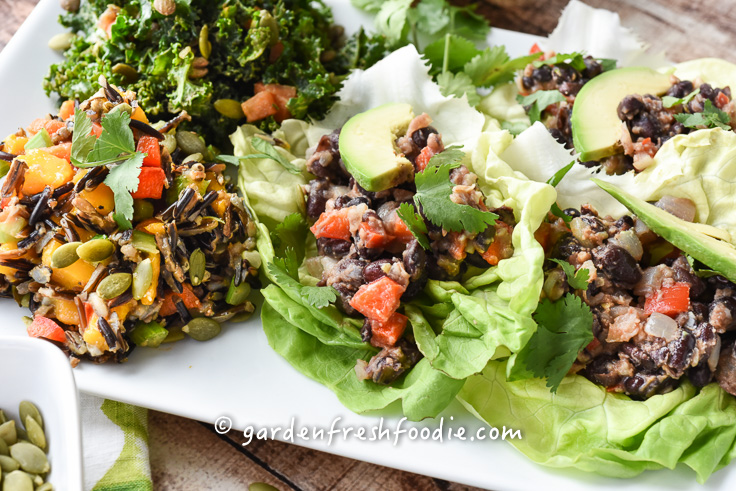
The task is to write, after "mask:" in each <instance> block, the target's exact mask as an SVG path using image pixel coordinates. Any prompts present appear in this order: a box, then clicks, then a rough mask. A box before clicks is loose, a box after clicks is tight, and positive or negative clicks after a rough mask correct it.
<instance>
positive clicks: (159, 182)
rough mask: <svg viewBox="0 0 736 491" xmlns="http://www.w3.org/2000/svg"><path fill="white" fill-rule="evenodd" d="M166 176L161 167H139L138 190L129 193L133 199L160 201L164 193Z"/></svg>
mask: <svg viewBox="0 0 736 491" xmlns="http://www.w3.org/2000/svg"><path fill="white" fill-rule="evenodd" d="M165 181H166V174H164V171H163V169H162V168H161V167H141V173H140V176H139V177H138V189H137V190H136V191H135V192H133V193H131V195H132V196H133V199H146V198H153V199H160V198H161V193H163V191H164V182H165Z"/></svg>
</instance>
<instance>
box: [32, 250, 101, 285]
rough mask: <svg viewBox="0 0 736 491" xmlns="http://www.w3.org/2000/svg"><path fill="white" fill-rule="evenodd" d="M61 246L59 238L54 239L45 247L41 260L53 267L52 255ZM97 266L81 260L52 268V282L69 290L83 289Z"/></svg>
mask: <svg viewBox="0 0 736 491" xmlns="http://www.w3.org/2000/svg"><path fill="white" fill-rule="evenodd" d="M59 246H61V242H59V241H58V240H55V239H54V240H52V241H51V242H49V243H48V244H47V245H46V247H44V248H43V255H42V256H41V262H42V263H43V264H44V265H45V266H48V267H49V268H51V255H52V254H53V253H54V251H55V250H56V249H57V248H58V247H59ZM94 270H95V267H94V266H92V265H91V264H89V263H88V262H86V261H82V260H79V261H77V262H75V263H74V264H72V265H71V266H67V267H66V268H52V270H51V271H52V272H51V283H53V284H56V285H59V286H61V287H64V288H66V289H67V290H74V291H81V290H82V289H83V288H84V285H86V284H87V282H88V281H89V279H90V277H91V276H92V273H93V272H94Z"/></svg>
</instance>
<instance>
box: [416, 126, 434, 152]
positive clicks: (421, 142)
mask: <svg viewBox="0 0 736 491" xmlns="http://www.w3.org/2000/svg"><path fill="white" fill-rule="evenodd" d="M432 133H435V134H436V133H437V130H436V129H435V128H434V127H433V126H427V127H425V128H419V129H418V130H416V131H415V132H414V133H412V134H411V141H412V142H414V145H416V146H417V147H419V148H420V149H422V148H424V147H426V146H427V139H428V138H429V135H431V134H432Z"/></svg>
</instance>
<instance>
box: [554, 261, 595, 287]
mask: <svg viewBox="0 0 736 491" xmlns="http://www.w3.org/2000/svg"><path fill="white" fill-rule="evenodd" d="M550 261H552V262H555V263H557V264H559V265H560V267H561V268H562V271H564V272H565V276H566V277H567V283H568V284H569V285H570V288H572V289H573V290H587V288H588V278H590V271H588V269H587V268H580V269H578V270H577V271H575V266H573V265H572V264H570V263H568V262H567V261H562V260H561V259H550Z"/></svg>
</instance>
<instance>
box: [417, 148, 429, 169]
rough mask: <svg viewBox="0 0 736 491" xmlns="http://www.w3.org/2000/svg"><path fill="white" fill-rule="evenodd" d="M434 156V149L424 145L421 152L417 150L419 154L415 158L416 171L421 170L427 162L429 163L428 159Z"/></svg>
mask: <svg viewBox="0 0 736 491" xmlns="http://www.w3.org/2000/svg"><path fill="white" fill-rule="evenodd" d="M432 156H434V151H432V149H431V148H429V147H424V148H423V149H422V151H421V152H419V155H418V156H417V159H416V161H415V162H416V165H417V171H419V172H422V171H423V170H424V169H426V168H427V164H429V159H431V158H432Z"/></svg>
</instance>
